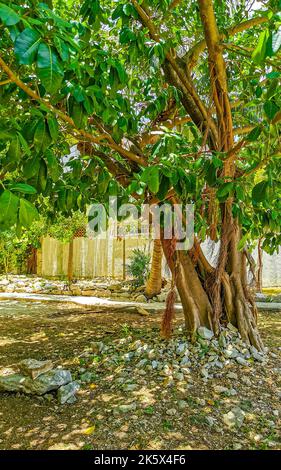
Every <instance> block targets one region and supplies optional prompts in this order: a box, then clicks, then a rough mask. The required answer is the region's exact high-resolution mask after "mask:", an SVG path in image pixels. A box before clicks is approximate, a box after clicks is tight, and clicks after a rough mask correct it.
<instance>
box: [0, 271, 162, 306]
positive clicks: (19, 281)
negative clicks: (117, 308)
mask: <svg viewBox="0 0 281 470" xmlns="http://www.w3.org/2000/svg"><path fill="white" fill-rule="evenodd" d="M168 290H169V283H167V284H166V286H165V288H164V289H163V290H162V291H161V293H160V294H159V295H157V296H155V297H153V299H147V297H146V296H145V286H141V287H139V288H138V289H135V288H134V286H133V285H132V284H131V283H130V282H129V281H117V280H113V279H99V278H97V279H87V280H86V279H79V280H77V281H76V282H73V283H72V284H69V283H67V282H65V281H61V280H58V279H52V280H50V279H44V278H41V277H28V276H24V275H18V276H16V275H15V276H9V279H6V278H5V277H1V276H0V292H7V293H27V294H45V295H46V294H48V295H49V294H51V295H71V296H86V297H99V298H107V299H113V300H116V299H117V300H124V301H126V300H133V301H135V302H145V303H146V302H165V301H166V297H167V293H168Z"/></svg>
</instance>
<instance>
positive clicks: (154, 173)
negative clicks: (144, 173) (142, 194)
mask: <svg viewBox="0 0 281 470" xmlns="http://www.w3.org/2000/svg"><path fill="white" fill-rule="evenodd" d="M149 170H150V171H149V175H148V179H147V185H148V187H149V190H150V191H151V192H152V193H153V194H156V193H158V191H159V186H160V178H159V168H158V167H157V166H153V167H151V168H149Z"/></svg>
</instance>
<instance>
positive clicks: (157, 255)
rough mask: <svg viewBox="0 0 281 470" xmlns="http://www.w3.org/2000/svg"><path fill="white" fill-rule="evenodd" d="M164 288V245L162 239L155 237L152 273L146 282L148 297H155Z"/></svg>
mask: <svg viewBox="0 0 281 470" xmlns="http://www.w3.org/2000/svg"><path fill="white" fill-rule="evenodd" d="M161 289H162V245H161V240H159V239H155V240H154V242H153V254H152V262H151V268H150V275H149V278H148V280H147V283H146V287H145V294H146V295H147V297H150V298H151V297H154V296H155V295H157V294H160V292H161Z"/></svg>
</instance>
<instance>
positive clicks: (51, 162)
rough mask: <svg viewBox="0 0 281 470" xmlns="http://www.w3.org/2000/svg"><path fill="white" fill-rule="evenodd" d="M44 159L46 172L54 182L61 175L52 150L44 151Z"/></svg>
mask: <svg viewBox="0 0 281 470" xmlns="http://www.w3.org/2000/svg"><path fill="white" fill-rule="evenodd" d="M45 159H46V160H47V166H48V174H49V176H50V178H51V179H52V180H53V181H54V182H55V183H56V182H57V181H58V180H59V177H60V175H61V168H60V165H59V163H58V160H57V158H56V156H55V155H54V153H53V152H52V150H47V151H46V153H45Z"/></svg>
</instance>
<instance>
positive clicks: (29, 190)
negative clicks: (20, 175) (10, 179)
mask: <svg viewBox="0 0 281 470" xmlns="http://www.w3.org/2000/svg"><path fill="white" fill-rule="evenodd" d="M10 190H11V191H17V192H19V193H23V194H36V193H37V190H36V189H35V188H34V187H33V186H30V185H29V184H26V183H16V184H13V186H12V187H11V188H10Z"/></svg>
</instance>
